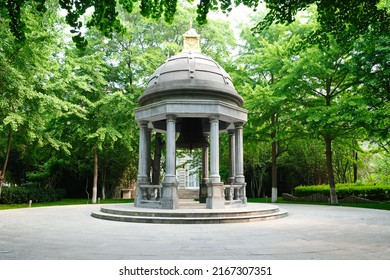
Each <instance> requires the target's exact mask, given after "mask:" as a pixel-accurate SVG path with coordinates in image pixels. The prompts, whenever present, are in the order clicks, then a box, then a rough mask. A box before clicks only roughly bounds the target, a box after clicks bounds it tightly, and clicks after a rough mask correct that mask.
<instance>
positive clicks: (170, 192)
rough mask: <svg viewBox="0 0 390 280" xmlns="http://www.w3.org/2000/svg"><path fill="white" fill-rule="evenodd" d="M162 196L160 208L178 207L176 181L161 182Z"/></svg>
mask: <svg viewBox="0 0 390 280" xmlns="http://www.w3.org/2000/svg"><path fill="white" fill-rule="evenodd" d="M162 186H163V187H162V197H161V208H162V209H177V208H179V197H178V195H177V184H176V183H163V184H162Z"/></svg>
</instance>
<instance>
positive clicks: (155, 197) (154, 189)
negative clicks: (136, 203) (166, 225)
mask: <svg viewBox="0 0 390 280" xmlns="http://www.w3.org/2000/svg"><path fill="white" fill-rule="evenodd" d="M161 188H162V186H161V185H139V190H140V191H141V195H139V196H138V197H139V199H140V200H141V202H148V201H159V200H160V198H161Z"/></svg>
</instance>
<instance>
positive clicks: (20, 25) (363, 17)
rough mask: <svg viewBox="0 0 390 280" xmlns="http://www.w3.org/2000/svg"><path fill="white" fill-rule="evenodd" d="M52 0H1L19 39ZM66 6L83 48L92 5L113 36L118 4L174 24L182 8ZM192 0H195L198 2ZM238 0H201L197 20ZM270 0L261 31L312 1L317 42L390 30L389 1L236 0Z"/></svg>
mask: <svg viewBox="0 0 390 280" xmlns="http://www.w3.org/2000/svg"><path fill="white" fill-rule="evenodd" d="M48 1H49V0H1V1H0V14H1V16H2V17H4V18H8V19H10V22H9V28H10V30H11V31H12V33H13V34H14V36H15V37H16V39H17V40H19V41H23V40H24V39H25V22H24V19H23V17H22V10H23V9H24V8H25V7H26V6H28V5H32V4H33V5H34V7H35V10H36V11H37V12H40V13H44V12H45V11H46V5H45V4H46V2H48ZM57 1H58V3H59V4H60V5H61V8H62V9H64V10H66V11H67V15H66V22H67V23H68V24H69V26H71V28H72V31H71V32H72V33H73V34H74V37H73V40H74V41H75V42H76V44H77V46H78V47H80V48H84V47H85V46H86V45H87V41H86V40H85V38H84V37H83V35H82V28H83V22H82V20H81V16H82V15H84V14H85V13H86V11H87V10H88V9H89V8H92V7H93V8H94V10H93V12H92V17H91V19H90V20H89V21H88V22H87V26H88V27H95V28H96V29H98V30H100V31H101V32H102V34H103V35H104V36H107V37H111V35H112V33H113V31H120V30H121V29H122V24H121V21H120V19H119V16H118V14H119V13H118V7H121V8H122V9H123V10H125V11H126V12H127V13H132V12H133V10H134V7H135V6H136V5H137V3H139V6H140V13H141V15H142V16H144V17H147V18H152V19H159V18H160V17H162V16H163V17H164V20H165V21H166V22H168V23H172V22H173V19H174V16H175V14H176V12H177V5H178V2H179V1H177V0H158V1H156V0H141V1H138V0H119V4H120V5H117V3H116V1H111V0H101V1H92V0H77V1H76V0H57ZM187 2H190V3H192V2H193V1H192V0H188V1H187ZM232 2H233V1H226V0H213V1H212V0H200V2H199V4H198V5H197V14H198V16H197V21H198V23H199V24H201V25H203V24H205V23H206V22H207V15H208V13H209V12H210V11H213V10H222V11H223V12H225V13H229V12H230V11H231V10H232V9H233V3H232ZM263 2H264V3H265V4H266V7H267V9H268V12H267V15H266V16H265V17H264V18H263V19H262V20H260V22H259V23H258V25H257V26H256V28H255V29H256V30H263V29H264V28H267V27H269V26H270V25H271V24H272V23H283V24H289V23H291V22H293V21H294V20H295V16H296V14H297V13H298V12H299V11H303V10H306V9H307V8H308V7H309V6H310V5H311V4H316V5H317V7H318V14H319V19H318V21H319V23H320V28H319V29H318V30H316V31H314V32H313V34H312V35H314V36H312V37H311V38H313V37H315V38H316V41H317V42H318V41H322V42H324V41H325V42H328V35H327V34H331V35H332V36H333V37H335V38H337V40H338V42H339V43H351V42H353V41H354V40H355V39H356V38H358V37H359V36H360V34H361V33H362V32H365V31H366V30H368V29H369V28H370V26H372V25H378V26H379V27H380V32H381V33H382V34H385V33H386V32H387V31H388V27H389V23H390V15H389V13H388V12H387V10H388V8H389V7H388V3H387V2H386V1H384V0H363V1H362V0H348V1H344V0H337V1H334V0H291V1H283V0H264V1H260V0H235V1H234V5H235V6H238V5H240V4H244V5H246V6H248V7H250V8H253V9H257V8H258V7H259V4H260V3H263Z"/></svg>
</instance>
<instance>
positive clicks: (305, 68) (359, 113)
mask: <svg viewBox="0 0 390 280" xmlns="http://www.w3.org/2000/svg"><path fill="white" fill-rule="evenodd" d="M349 63H350V53H349V52H348V51H345V49H344V48H342V47H341V46H339V45H338V44H337V43H336V42H335V41H332V43H331V44H330V46H329V48H328V49H326V50H322V49H319V48H314V47H312V48H308V49H306V50H304V51H302V52H300V53H299V58H298V59H297V60H296V61H294V62H292V63H291V65H290V66H289V68H290V69H291V72H290V75H288V76H286V77H285V78H286V79H285V85H286V90H290V91H292V92H294V93H295V95H296V97H295V98H297V99H300V100H301V102H300V104H301V106H300V107H299V108H298V109H297V110H296V112H295V113H296V117H297V118H298V119H299V120H300V121H301V123H302V124H303V126H304V127H305V130H306V131H307V132H308V133H310V134H312V135H318V136H319V137H321V138H322V139H323V141H324V143H325V154H326V162H327V170H328V180H329V185H330V194H331V203H332V204H337V195H336V185H335V178H334V167H333V152H332V143H333V141H334V140H335V139H337V138H340V137H343V138H344V139H345V138H347V137H353V136H354V134H355V133H356V131H357V130H358V129H359V128H361V126H360V125H361V123H362V122H364V121H367V120H369V119H370V116H369V115H368V114H367V104H366V103H365V99H364V98H363V97H362V96H361V95H360V94H358V93H357V92H355V91H353V86H354V85H355V81H354V77H353V75H352V73H351V72H350V71H349V68H348V65H349Z"/></svg>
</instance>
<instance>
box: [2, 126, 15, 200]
mask: <svg viewBox="0 0 390 280" xmlns="http://www.w3.org/2000/svg"><path fill="white" fill-rule="evenodd" d="M12 136H13V134H12V128H11V127H8V143H7V153H6V154H5V160H4V165H3V170H0V197H1V190H2V187H3V180H4V178H5V172H6V171H7V165H8V160H9V154H10V153H11V144H12Z"/></svg>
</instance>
